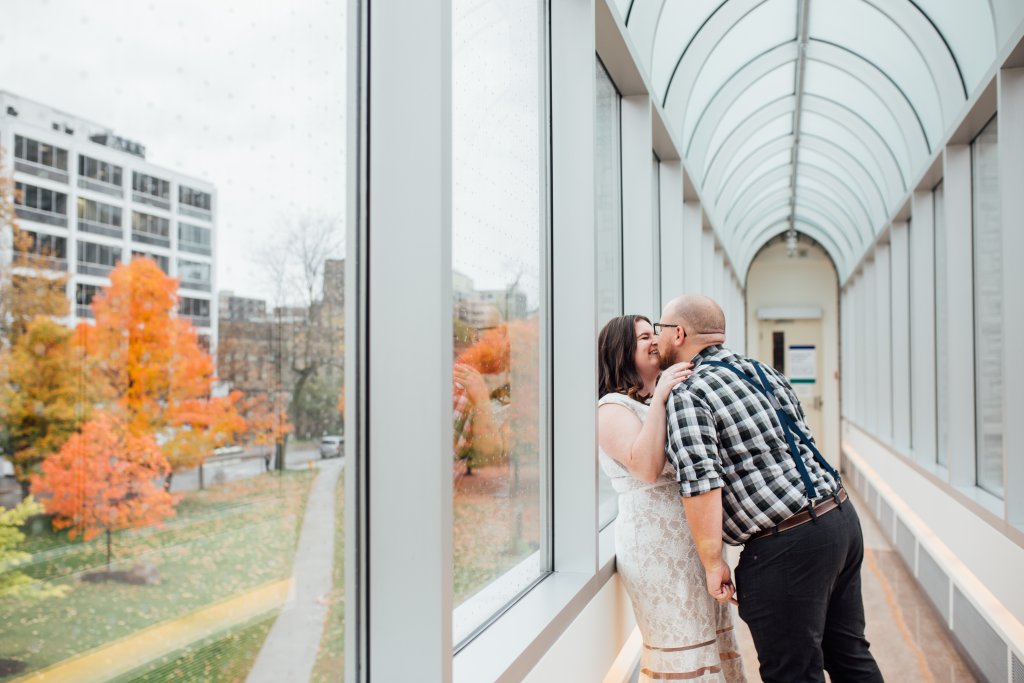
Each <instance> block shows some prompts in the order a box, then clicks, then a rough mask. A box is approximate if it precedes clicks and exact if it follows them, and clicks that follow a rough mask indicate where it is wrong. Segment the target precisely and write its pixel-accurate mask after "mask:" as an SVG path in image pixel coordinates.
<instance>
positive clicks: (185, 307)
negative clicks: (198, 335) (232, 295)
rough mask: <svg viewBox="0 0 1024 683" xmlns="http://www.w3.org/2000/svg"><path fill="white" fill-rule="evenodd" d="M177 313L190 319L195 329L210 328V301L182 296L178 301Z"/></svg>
mask: <svg viewBox="0 0 1024 683" xmlns="http://www.w3.org/2000/svg"><path fill="white" fill-rule="evenodd" d="M178 313H179V314H181V315H183V316H185V317H186V318H191V319H192V323H193V324H194V325H195V326H196V327H209V326H210V301H209V300H208V299H195V298H192V297H190V296H183V297H181V298H180V299H179V300H178Z"/></svg>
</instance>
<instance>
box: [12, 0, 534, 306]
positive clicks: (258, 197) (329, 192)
mask: <svg viewBox="0 0 1024 683" xmlns="http://www.w3.org/2000/svg"><path fill="white" fill-rule="evenodd" d="M3 5H4V8H3V15H4V16H3V22H2V25H0V54H3V55H4V66H3V69H2V71H0V89H4V90H8V91H10V92H13V93H15V94H18V95H22V96H24V97H28V98H31V99H34V100H38V101H40V102H42V103H44V104H47V105H50V106H53V107H55V108H57V109H60V110H62V111H65V112H67V113H68V114H71V115H76V116H81V117H83V118H86V119H89V120H91V121H93V122H94V123H97V124H101V125H105V126H109V127H110V128H112V129H113V130H114V131H115V133H117V134H118V135H120V136H121V137H126V138H129V139H132V140H135V141H137V142H141V143H142V144H144V145H145V146H146V158H147V160H148V161H150V162H152V163H155V164H158V165H161V166H166V167H169V168H171V169H174V170H176V171H179V172H181V173H184V174H187V175H193V176H198V177H200V178H203V179H205V180H208V181H210V182H212V183H213V184H214V185H215V186H216V187H217V193H218V206H217V250H218V251H217V287H218V288H219V289H233V290H235V291H236V292H237V293H239V294H242V295H247V296H260V297H264V298H272V295H273V292H274V288H273V287H272V285H271V283H268V282H267V278H266V276H265V275H264V273H263V272H262V269H261V268H260V264H259V263H258V262H256V260H255V259H254V256H255V254H256V251H257V250H258V249H259V248H260V247H262V246H263V245H266V244H268V243H272V242H273V241H274V240H275V239H278V238H279V237H280V235H281V234H282V232H283V231H285V230H286V229H287V227H288V225H289V223H290V222H293V221H294V220H295V217H296V216H297V215H300V214H312V215H319V216H333V217H336V218H337V219H338V224H339V230H342V231H343V229H344V207H345V136H346V131H345V98H346V83H345V79H346V64H345V59H346V48H345V38H346V18H345V9H346V5H347V3H346V2H345V1H344V0H259V1H255V2H254V1H252V0H174V1H173V2H166V1H165V2H156V1H155V0H31V1H26V2H14V1H8V2H4V3H3ZM453 14H454V16H455V20H454V35H453V38H454V40H453V43H454V44H453V72H454V73H453V75H454V88H453V102H452V109H453V117H452V124H453V128H454V133H453V155H454V156H453V160H454V168H453V178H452V181H453V186H454V188H455V201H454V202H453V263H454V266H455V268H456V269H458V270H459V271H461V272H463V273H465V274H466V275H469V276H470V277H471V278H472V279H473V281H474V285H475V287H476V288H477V289H500V288H504V287H507V286H508V285H510V284H511V283H513V282H517V281H518V282H519V286H520V288H521V289H523V290H525V291H526V293H527V295H528V297H529V299H530V306H531V307H532V306H535V305H536V304H537V302H538V300H539V299H538V297H539V288H540V260H541V259H540V245H541V243H542V242H541V234H542V232H541V229H540V225H541V220H542V213H543V210H542V207H543V204H542V201H541V199H542V191H543V190H542V187H543V182H544V181H543V172H542V168H543V163H542V156H541V154H540V150H541V147H540V137H541V131H542V127H541V118H542V113H541V106H540V91H541V83H540V79H539V74H540V64H539V61H538V60H539V57H538V56H539V54H540V46H539V36H540V27H541V23H540V19H541V17H540V15H539V14H538V10H537V7H536V6H535V5H533V4H532V3H508V2H506V1H505V0H456V1H455V2H454V6H453ZM410 106H413V107H415V106H416V103H415V102H411V103H410ZM410 229H414V226H410Z"/></svg>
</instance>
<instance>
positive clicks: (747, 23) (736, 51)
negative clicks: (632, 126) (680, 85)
mask: <svg viewBox="0 0 1024 683" xmlns="http://www.w3.org/2000/svg"><path fill="white" fill-rule="evenodd" d="M796 14H797V13H796V0H767V1H766V2H764V3H762V4H760V5H758V6H757V7H756V8H755V9H753V10H751V11H750V12H748V13H747V14H746V15H745V16H743V17H742V18H741V19H740V20H739V21H738V22H737V23H736V24H735V25H734V26H733V27H732V29H731V30H730V31H729V32H728V33H726V34H725V35H724V36H721V38H720V40H719V41H718V43H717V45H715V47H714V49H713V50H712V51H711V53H710V54H709V55H708V57H707V59H706V60H705V61H704V63H703V64H702V65H701V67H700V71H699V73H698V75H697V79H696V81H695V82H694V84H693V87H692V88H691V90H690V92H689V93H688V95H689V96H688V98H687V104H686V108H685V111H686V114H685V118H684V119H683V140H684V144H686V145H687V146H688V145H689V140H690V137H691V136H692V134H693V130H694V128H695V127H696V125H697V122H698V119H699V117H700V114H701V112H703V111H704V109H705V108H706V107H707V105H708V103H709V102H710V101H711V98H712V97H714V95H715V93H716V92H717V91H718V89H719V88H721V87H722V86H723V85H724V84H725V83H726V82H727V81H728V80H729V79H730V78H731V77H732V76H733V75H734V74H735V73H736V72H737V71H739V69H740V68H741V67H743V65H745V64H746V63H747V62H749V61H751V60H753V59H754V58H755V57H757V56H758V55H760V54H762V53H764V52H767V51H769V50H770V49H771V48H773V47H776V46H778V45H781V44H783V43H785V42H787V41H793V40H795V38H796Z"/></svg>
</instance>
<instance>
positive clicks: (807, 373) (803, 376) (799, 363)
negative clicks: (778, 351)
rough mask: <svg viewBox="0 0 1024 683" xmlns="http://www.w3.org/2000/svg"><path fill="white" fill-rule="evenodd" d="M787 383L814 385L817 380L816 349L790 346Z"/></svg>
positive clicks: (813, 347)
mask: <svg viewBox="0 0 1024 683" xmlns="http://www.w3.org/2000/svg"><path fill="white" fill-rule="evenodd" d="M786 360H787V362H786V367H787V368H788V369H789V375H788V376H789V381H790V382H792V383H793V384H814V383H815V382H816V381H817V380H818V349H817V347H815V346H812V345H806V344H804V345H796V344H791V345H790V347H789V358H787V359H786Z"/></svg>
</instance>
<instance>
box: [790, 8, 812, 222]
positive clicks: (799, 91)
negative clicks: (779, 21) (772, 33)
mask: <svg viewBox="0 0 1024 683" xmlns="http://www.w3.org/2000/svg"><path fill="white" fill-rule="evenodd" d="M799 3H800V4H799V6H798V8H797V13H796V21H797V41H798V45H797V57H796V77H795V83H794V85H793V92H794V94H795V95H796V104H795V105H794V111H793V175H792V177H791V178H790V187H791V188H792V191H793V194H792V196H791V198H790V213H789V227H790V228H791V229H795V227H796V177H797V173H799V172H800V167H799V163H800V118H801V115H802V114H803V109H804V72H805V70H806V68H807V39H808V33H809V28H808V27H809V25H810V22H809V21H808V13H809V12H810V0H799Z"/></svg>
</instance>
